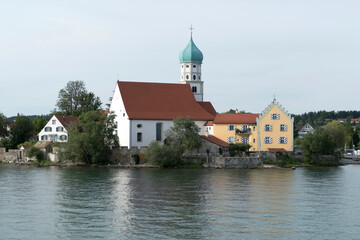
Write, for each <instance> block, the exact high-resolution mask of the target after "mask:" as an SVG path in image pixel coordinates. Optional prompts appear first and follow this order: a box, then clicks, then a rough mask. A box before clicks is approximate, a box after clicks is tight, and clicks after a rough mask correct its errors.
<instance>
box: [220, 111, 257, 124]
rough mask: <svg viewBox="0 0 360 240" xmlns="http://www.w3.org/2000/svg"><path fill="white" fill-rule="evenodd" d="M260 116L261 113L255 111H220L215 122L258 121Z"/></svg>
mask: <svg viewBox="0 0 360 240" xmlns="http://www.w3.org/2000/svg"><path fill="white" fill-rule="evenodd" d="M257 117H259V114H253V113H240V114H233V113H220V114H216V117H215V120H214V123H215V124H221V123H223V124H227V123H237V124H239V123H248V124H251V123H256V118H257Z"/></svg>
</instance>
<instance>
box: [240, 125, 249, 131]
mask: <svg viewBox="0 0 360 240" xmlns="http://www.w3.org/2000/svg"><path fill="white" fill-rule="evenodd" d="M248 129H249V125H241V126H240V130H241V131H246V130H248Z"/></svg>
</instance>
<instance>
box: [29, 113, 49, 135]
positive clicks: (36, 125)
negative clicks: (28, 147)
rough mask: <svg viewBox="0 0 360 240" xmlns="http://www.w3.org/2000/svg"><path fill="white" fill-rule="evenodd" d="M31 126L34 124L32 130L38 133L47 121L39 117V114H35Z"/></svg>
mask: <svg viewBox="0 0 360 240" xmlns="http://www.w3.org/2000/svg"><path fill="white" fill-rule="evenodd" d="M32 123H33V126H34V132H35V133H36V134H38V133H39V132H40V131H41V130H42V129H43V128H44V126H45V125H46V123H47V121H46V119H45V118H43V117H41V116H37V117H36V118H35V119H34V120H33V121H32Z"/></svg>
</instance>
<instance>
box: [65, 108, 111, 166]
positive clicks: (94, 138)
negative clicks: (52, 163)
mask: <svg viewBox="0 0 360 240" xmlns="http://www.w3.org/2000/svg"><path fill="white" fill-rule="evenodd" d="M114 118H115V116H114V115H112V114H111V115H106V114H104V112H103V111H90V112H85V113H82V114H81V115H80V116H79V119H78V122H75V123H71V124H70V127H69V130H68V133H69V140H68V142H67V143H66V144H64V148H63V151H62V158H63V159H64V158H65V159H67V160H71V161H74V162H82V163H87V164H104V163H107V162H109V159H110V155H111V153H112V150H111V149H112V148H113V147H117V146H118V140H117V137H116V136H115V135H114V131H115V128H116V125H115V123H114Z"/></svg>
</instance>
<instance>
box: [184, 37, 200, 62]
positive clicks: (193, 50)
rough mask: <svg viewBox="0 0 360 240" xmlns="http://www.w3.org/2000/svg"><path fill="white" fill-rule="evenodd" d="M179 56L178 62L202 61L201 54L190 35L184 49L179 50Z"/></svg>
mask: <svg viewBox="0 0 360 240" xmlns="http://www.w3.org/2000/svg"><path fill="white" fill-rule="evenodd" d="M179 58H180V63H184V62H197V63H202V60H203V54H202V52H201V51H200V50H199V49H198V48H197V47H196V45H195V43H194V42H193V40H192V35H191V37H190V42H189V44H188V45H187V46H186V48H185V49H184V50H182V51H181V53H180V56H179Z"/></svg>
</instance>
